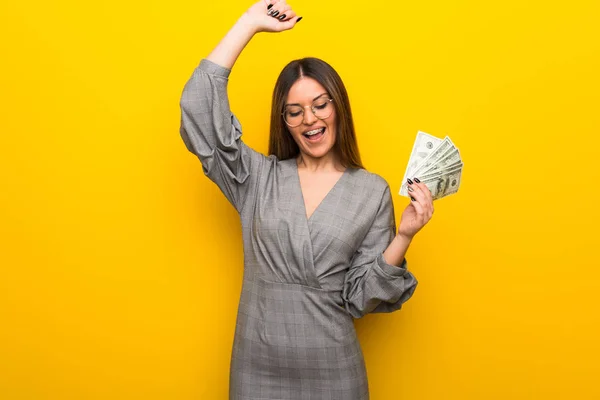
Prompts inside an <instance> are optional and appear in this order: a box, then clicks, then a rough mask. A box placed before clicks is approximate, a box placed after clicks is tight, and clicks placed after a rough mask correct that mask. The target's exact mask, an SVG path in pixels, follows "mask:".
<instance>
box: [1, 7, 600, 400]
mask: <svg viewBox="0 0 600 400" xmlns="http://www.w3.org/2000/svg"><path fill="white" fill-rule="evenodd" d="M51 3H53V4H52V5H51ZM250 4H251V3H250V2H247V1H242V0H236V1H231V2H227V3H221V2H219V1H212V2H208V1H183V2H161V1H144V2H141V1H132V2H120V1H119V2H118V1H104V2H100V3H97V2H96V3H89V2H80V1H64V0H63V1H58V2H42V1H38V2H29V3H19V2H4V3H3V4H2V6H1V7H0V37H2V39H1V40H0V54H1V57H2V62H1V63H0V95H1V103H0V133H1V135H0V140H1V142H0V149H1V150H0V151H1V152H2V157H1V165H0V180H1V189H0V218H1V223H0V233H1V237H0V246H1V252H0V324H1V325H0V398H2V399H173V400H179V399H225V398H226V397H227V390H228V387H227V385H228V374H229V369H228V368H229V356H230V351H231V345H232V341H233V332H234V325H235V315H236V311H237V304H238V299H239V293H240V290H241V278H242V263H243V258H242V241H241V229H240V226H239V220H238V217H237V214H236V212H235V210H234V209H233V207H232V206H230V205H229V203H227V201H226V199H225V197H224V196H223V195H222V194H221V193H220V191H219V190H218V188H217V187H216V186H215V185H214V184H213V183H212V182H210V181H209V180H208V179H207V178H205V177H204V175H203V174H202V169H201V165H200V163H199V161H198V160H197V159H196V158H195V157H194V156H193V155H191V154H190V153H188V152H187V151H186V149H185V146H184V144H183V142H182V140H181V139H180V136H179V118H180V111H179V98H180V95H181V91H182V89H183V86H184V84H185V82H186V81H187V79H188V78H189V77H190V75H191V73H192V71H193V69H194V68H195V67H196V65H197V64H198V63H199V61H200V59H201V58H202V57H204V56H206V55H208V53H209V52H210V51H211V50H212V48H213V47H214V46H215V45H216V44H217V43H218V41H219V40H220V38H221V37H222V36H223V35H224V34H225V33H226V32H227V30H228V29H229V28H230V26H231V25H232V24H233V23H234V21H235V20H236V19H237V18H238V16H239V15H241V13H242V12H243V11H245V9H246V8H247V7H249V6H250ZM292 4H293V5H295V6H296V9H297V11H298V13H299V14H300V15H303V16H304V20H303V21H302V22H300V23H299V24H298V26H297V27H296V29H294V30H292V31H289V32H285V33H281V34H266V33H261V34H259V35H258V36H257V37H255V38H254V40H253V41H252V42H251V43H250V45H249V46H248V47H247V49H246V50H245V52H244V53H243V54H242V56H241V57H240V59H239V60H238V63H237V64H236V66H235V67H234V70H233V72H232V75H231V77H230V83H229V89H230V92H229V93H230V98H231V103H232V108H233V111H234V112H235V113H236V115H237V116H238V117H239V119H240V120H241V122H242V125H243V128H244V140H245V141H246V143H248V144H249V145H251V146H252V147H254V148H255V149H257V150H259V151H262V152H263V153H264V152H266V151H267V142H268V120H269V115H268V113H269V107H270V100H271V94H272V90H273V86H274V83H275V80H276V78H277V75H278V74H279V72H280V71H281V69H282V68H283V66H284V65H285V64H286V63H287V62H289V61H290V60H292V59H295V58H300V57H303V56H316V57H321V58H323V59H325V60H326V61H328V62H329V63H330V64H332V65H333V66H334V68H336V69H337V70H338V72H339V73H340V75H341V76H342V78H343V79H344V81H345V83H346V85H347V88H348V91H349V94H350V99H351V103H352V107H353V111H354V116H355V122H356V125H357V129H358V138H359V147H360V150H361V155H362V157H363V160H364V162H365V164H366V167H367V169H369V170H371V171H373V172H376V173H378V174H380V175H382V176H383V177H384V178H385V179H386V180H387V181H388V182H389V183H390V185H391V187H392V190H393V192H394V204H395V209H396V216H397V221H398V222H399V217H400V215H401V213H402V210H403V209H404V207H406V205H407V204H408V200H407V199H406V198H405V197H401V196H399V195H397V194H396V193H397V192H398V189H399V187H400V183H401V182H400V181H401V179H402V176H403V174H404V169H405V166H406V163H407V161H408V157H409V154H410V151H411V148H412V144H413V141H414V139H415V135H416V133H417V131H418V130H423V131H425V132H428V133H431V134H433V135H435V136H438V137H444V136H445V135H449V136H450V137H451V138H452V140H453V141H454V143H455V144H456V145H457V146H458V148H459V149H460V151H461V155H462V157H463V161H464V163H465V167H464V172H463V181H462V184H461V188H460V190H459V193H458V194H457V195H453V196H450V197H447V198H444V199H442V200H440V201H438V202H436V204H435V205H436V213H435V216H434V218H433V219H432V220H431V222H430V223H429V224H428V225H427V226H426V227H425V228H424V229H423V231H422V232H420V233H419V234H418V235H417V237H416V238H415V240H414V242H413V244H412V245H411V247H410V249H409V252H408V255H407V259H408V261H409V268H411V270H412V271H413V272H414V274H415V275H416V276H417V278H418V279H419V282H420V286H419V288H418V290H417V292H416V293H415V296H414V297H413V298H412V299H411V300H410V301H409V302H408V303H407V304H406V305H405V307H404V308H403V309H402V310H401V311H400V312H397V313H393V314H380V315H368V316H366V317H365V318H364V319H362V320H358V321H357V322H356V326H357V329H358V332H359V337H360V341H361V344H362V346H363V350H364V353H365V358H366V362H367V370H368V374H369V382H370V387H371V393H372V395H371V397H372V399H373V400H383V399H506V398H510V399H513V400H517V399H561V398H570V399H597V398H600V387H599V386H598V385H597V383H595V380H596V379H597V378H598V375H599V373H600V371H599V370H600V367H599V364H598V358H599V357H600V341H599V337H600V329H599V327H600V312H599V311H598V306H599V305H600V302H599V300H598V292H599V290H600V283H599V278H600V262H599V261H598V250H599V248H600V246H599V245H600V243H599V236H600V235H599V234H598V226H599V223H600V216H599V211H598V195H599V194H600V191H599V189H598V187H599V186H598V182H600V168H599V166H598V162H599V158H598V154H599V148H600V112H599V110H598V108H599V105H600V78H599V71H600V28H598V26H599V25H598V23H597V22H598V16H599V14H600V13H599V12H600V6H599V3H598V1H596V0H590V1H573V2H567V3H564V2H547V1H529V2H527V1H522V0H507V1H503V2H495V3H489V2H482V1H475V0H462V1H456V2H449V1H433V2H404V1H379V2H357V3H350V2H341V1H330V2H323V1H315V0H310V1H296V2H293V3H292Z"/></svg>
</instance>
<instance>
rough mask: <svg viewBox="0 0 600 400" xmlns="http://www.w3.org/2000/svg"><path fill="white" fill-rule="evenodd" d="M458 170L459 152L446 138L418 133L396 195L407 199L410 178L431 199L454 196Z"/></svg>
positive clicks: (456, 189)
mask: <svg viewBox="0 0 600 400" xmlns="http://www.w3.org/2000/svg"><path fill="white" fill-rule="evenodd" d="M432 138H433V139H435V140H433V139H432ZM423 146H425V148H426V150H425V151H423V150H422V149H423ZM462 168H463V162H462V160H461V156H460V151H459V150H458V148H457V147H456V146H455V145H454V143H453V142H452V140H450V138H449V137H448V136H446V137H445V138H444V139H439V138H436V137H434V136H431V135H429V134H427V133H425V132H422V131H419V132H418V133H417V139H416V140H415V144H414V145H413V151H412V153H411V158H410V159H409V162H408V166H407V168H406V171H405V173H404V178H403V180H402V185H401V186H400V192H399V194H401V195H403V196H407V197H410V195H409V192H408V183H407V179H408V178H411V179H412V178H413V177H418V178H419V180H420V181H421V182H422V183H424V184H425V185H426V186H427V188H429V190H430V191H431V193H432V197H433V199H434V200H437V199H440V198H442V197H445V196H448V195H450V194H453V193H456V192H457V191H458V187H459V186H460V181H461V176H462Z"/></svg>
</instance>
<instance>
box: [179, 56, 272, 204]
mask: <svg viewBox="0 0 600 400" xmlns="http://www.w3.org/2000/svg"><path fill="white" fill-rule="evenodd" d="M230 72H231V69H228V68H225V67H223V66H221V65H219V64H216V63H214V62H212V61H210V60H208V59H203V60H201V61H200V64H199V65H198V66H197V67H196V68H195V70H194V72H193V74H192V76H191V77H190V79H189V80H188V81H187V83H186V84H185V87H184V89H183V93H182V95H181V100H180V108H181V127H180V130H179V132H180V134H181V138H182V139H183V142H184V143H185V145H186V147H187V149H188V150H189V151H190V152H192V153H193V154H195V155H196V156H197V157H198V158H199V159H200V162H201V164H202V170H203V172H204V174H205V175H206V176H207V177H208V178H209V179H210V180H211V181H213V182H214V183H216V184H217V186H218V187H219V188H220V189H221V191H222V192H223V194H224V195H225V197H226V198H227V199H228V200H229V202H230V203H231V204H233V206H234V207H235V209H236V210H237V211H238V212H241V210H242V208H243V207H244V206H245V205H246V200H248V199H249V198H251V197H252V198H255V196H253V193H254V192H255V191H256V185H257V180H258V176H259V175H260V170H261V168H262V167H263V164H265V160H266V157H265V156H264V155H263V154H261V153H258V152H256V151H255V150H253V149H252V148H250V147H248V146H247V145H246V144H245V143H244V142H243V141H242V139H241V136H242V126H241V124H240V122H239V121H238V119H237V118H236V117H235V115H233V113H232V112H231V110H230V108H229V99H228V97H227V83H228V81H229V74H230Z"/></svg>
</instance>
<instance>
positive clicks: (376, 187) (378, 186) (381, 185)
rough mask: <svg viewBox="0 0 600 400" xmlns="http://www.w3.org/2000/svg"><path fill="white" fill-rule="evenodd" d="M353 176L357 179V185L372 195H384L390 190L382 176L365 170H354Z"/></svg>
mask: <svg viewBox="0 0 600 400" xmlns="http://www.w3.org/2000/svg"><path fill="white" fill-rule="evenodd" d="M352 174H353V175H354V177H355V182H356V183H355V184H356V185H357V186H359V187H360V188H361V189H362V190H368V191H369V192H370V193H380V194H383V192H385V191H386V190H389V188H390V185H389V184H388V182H387V181H386V180H385V178H384V177H382V176H381V175H379V174H377V173H375V172H370V171H367V170H366V169H363V168H356V169H353V171H352Z"/></svg>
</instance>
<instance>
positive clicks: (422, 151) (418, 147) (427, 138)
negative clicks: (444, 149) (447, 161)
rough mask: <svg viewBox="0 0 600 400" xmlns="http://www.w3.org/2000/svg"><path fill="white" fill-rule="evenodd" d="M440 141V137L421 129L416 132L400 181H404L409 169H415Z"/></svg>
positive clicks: (407, 176) (408, 175)
mask: <svg viewBox="0 0 600 400" xmlns="http://www.w3.org/2000/svg"><path fill="white" fill-rule="evenodd" d="M442 141H443V140H442V139H439V138H436V137H435V136H432V135H430V134H428V133H425V132H423V131H418V132H417V137H416V139H415V143H414V145H413V148H412V152H411V153H410V158H409V159H408V166H407V167H406V170H405V171H404V178H402V182H406V178H409V177H410V171H411V170H414V169H416V168H417V167H418V166H419V164H420V163H421V161H423V160H424V159H425V158H427V156H428V155H429V154H431V152H433V151H434V150H435V149H436V148H437V147H438V146H439V144H440V143H441V142H442Z"/></svg>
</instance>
